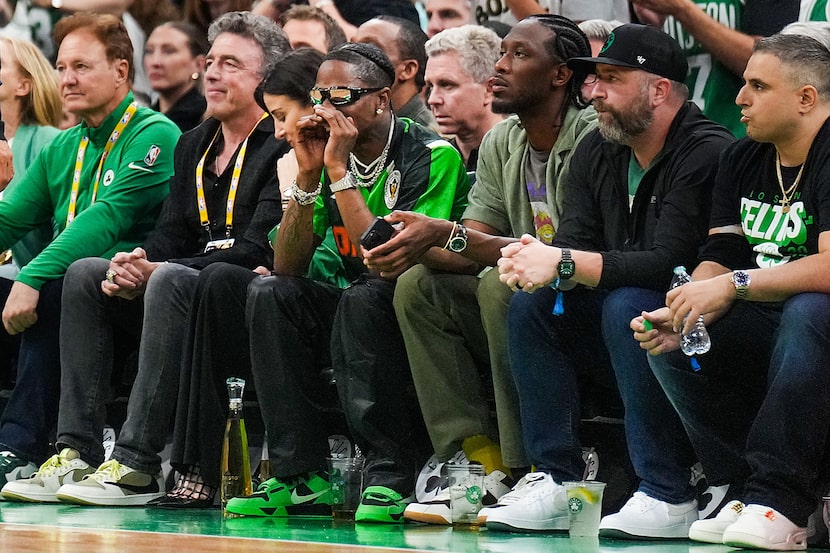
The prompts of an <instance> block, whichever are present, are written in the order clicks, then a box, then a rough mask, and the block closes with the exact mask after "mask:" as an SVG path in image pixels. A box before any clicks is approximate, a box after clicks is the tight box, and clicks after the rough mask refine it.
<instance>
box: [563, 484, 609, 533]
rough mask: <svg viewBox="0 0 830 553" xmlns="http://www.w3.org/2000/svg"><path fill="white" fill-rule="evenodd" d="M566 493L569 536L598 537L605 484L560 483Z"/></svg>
mask: <svg viewBox="0 0 830 553" xmlns="http://www.w3.org/2000/svg"><path fill="white" fill-rule="evenodd" d="M562 485H563V486H565V490H566V491H567V493H568V513H569V518H570V534H571V536H576V537H588V536H597V535H599V520H600V518H601V516H602V492H603V490H604V489H605V482H595V481H593V480H582V481H580V482H562Z"/></svg>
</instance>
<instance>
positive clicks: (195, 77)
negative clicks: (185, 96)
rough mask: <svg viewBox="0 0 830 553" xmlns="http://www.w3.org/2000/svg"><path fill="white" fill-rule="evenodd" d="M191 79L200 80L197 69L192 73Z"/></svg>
mask: <svg viewBox="0 0 830 553" xmlns="http://www.w3.org/2000/svg"><path fill="white" fill-rule="evenodd" d="M190 80H191V81H198V80H199V73H198V72H197V71H194V72H193V73H192V74H191V75H190Z"/></svg>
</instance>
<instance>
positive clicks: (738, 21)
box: [632, 0, 822, 137]
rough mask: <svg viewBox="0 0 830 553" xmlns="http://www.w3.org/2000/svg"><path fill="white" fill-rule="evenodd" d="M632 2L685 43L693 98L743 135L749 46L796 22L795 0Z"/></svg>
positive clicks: (644, 17) (639, 11) (642, 17)
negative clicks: (742, 91) (738, 100)
mask: <svg viewBox="0 0 830 553" xmlns="http://www.w3.org/2000/svg"><path fill="white" fill-rule="evenodd" d="M819 1H822V0H819ZM632 6H633V8H634V12H635V14H636V15H637V16H638V17H639V19H640V21H642V22H643V23H649V24H653V25H662V26H663V30H664V31H666V33H668V34H670V35H671V36H673V37H674V38H675V39H677V41H678V42H679V43H680V45H681V46H682V47H683V49H684V51H685V52H686V59H687V61H688V62H689V75H688V77H687V78H686V85H687V86H688V87H689V91H690V93H691V99H692V100H693V101H694V102H695V103H696V104H697V105H698V106H699V107H700V109H702V110H703V113H704V114H706V116H708V117H709V118H710V119H712V120H714V121H717V122H718V123H720V124H722V125H724V126H725V127H727V128H728V129H729V130H730V131H732V133H733V134H735V135H736V136H739V137H740V136H743V134H744V128H743V125H742V124H741V121H740V109H739V108H738V107H737V106H736V105H735V95H736V94H737V93H738V89H739V88H740V87H741V74H742V73H743V70H744V67H745V66H746V62H747V60H748V59H749V56H750V54H751V53H752V46H753V44H754V43H755V41H756V40H757V39H758V38H759V37H762V36H769V35H771V34H773V33H777V32H778V31H780V30H781V28H782V27H784V25H786V24H787V23H790V22H791V21H795V20H796V18H797V17H798V9H799V6H798V0H717V1H716V2H702V3H701V2H694V1H693V0H632Z"/></svg>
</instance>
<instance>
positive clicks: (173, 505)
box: [146, 495, 213, 509]
mask: <svg viewBox="0 0 830 553" xmlns="http://www.w3.org/2000/svg"><path fill="white" fill-rule="evenodd" d="M146 506H147V507H149V508H151V509H212V508H213V498H212V497H211V498H209V499H193V498H190V497H180V496H176V495H163V496H161V497H157V498H156V499H153V500H152V501H149V502H147V505H146Z"/></svg>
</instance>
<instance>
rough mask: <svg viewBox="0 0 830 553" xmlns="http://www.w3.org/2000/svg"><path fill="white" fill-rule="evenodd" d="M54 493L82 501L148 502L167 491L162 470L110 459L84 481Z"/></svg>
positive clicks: (143, 503) (66, 486) (91, 502)
mask: <svg viewBox="0 0 830 553" xmlns="http://www.w3.org/2000/svg"><path fill="white" fill-rule="evenodd" d="M55 495H56V497H57V498H58V499H59V500H60V501H66V502H68V503H77V504H80V505H116V506H119V505H120V506H129V505H145V504H146V503H147V502H148V501H151V500H153V499H155V498H157V497H161V496H162V495H164V478H163V477H162V475H161V473H160V472H159V474H146V473H143V472H138V471H137V470H134V469H131V468H130V467H128V466H126V465H122V464H121V463H119V462H118V461H116V460H115V459H110V460H109V461H107V462H105V463H104V464H102V465H101V466H100V467H98V470H96V471H95V472H94V473H92V474H90V475H89V476H87V477H86V478H84V479H83V480H82V481H81V482H78V483H77V484H64V485H63V486H61V487H60V489H59V490H58V491H57V493H56V494H55Z"/></svg>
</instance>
